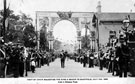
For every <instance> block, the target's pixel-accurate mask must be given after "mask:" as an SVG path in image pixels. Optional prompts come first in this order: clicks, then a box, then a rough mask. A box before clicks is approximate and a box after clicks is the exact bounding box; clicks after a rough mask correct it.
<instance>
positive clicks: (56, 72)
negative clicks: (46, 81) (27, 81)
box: [28, 59, 113, 77]
mask: <svg viewBox="0 0 135 84" xmlns="http://www.w3.org/2000/svg"><path fill="white" fill-rule="evenodd" d="M28 77H113V76H112V74H111V73H107V70H106V69H104V70H102V71H101V70H99V67H94V68H84V67H83V66H82V64H80V63H78V62H74V60H66V61H65V68H61V66H60V59H56V60H55V61H54V62H52V63H50V66H47V65H44V66H42V67H41V68H36V71H35V73H32V72H28Z"/></svg>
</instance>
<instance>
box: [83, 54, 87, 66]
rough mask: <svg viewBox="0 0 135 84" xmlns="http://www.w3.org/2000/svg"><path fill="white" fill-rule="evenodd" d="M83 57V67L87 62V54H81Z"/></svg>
mask: <svg viewBox="0 0 135 84" xmlns="http://www.w3.org/2000/svg"><path fill="white" fill-rule="evenodd" d="M83 56H84V58H83V67H86V63H87V56H86V54H83Z"/></svg>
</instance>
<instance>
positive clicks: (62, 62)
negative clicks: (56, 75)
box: [60, 50, 65, 68]
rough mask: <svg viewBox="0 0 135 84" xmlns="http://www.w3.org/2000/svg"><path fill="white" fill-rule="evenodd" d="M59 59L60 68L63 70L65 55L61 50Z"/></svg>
mask: <svg viewBox="0 0 135 84" xmlns="http://www.w3.org/2000/svg"><path fill="white" fill-rule="evenodd" d="M60 57H61V68H64V67H65V53H64V51H63V50H62V52H61V54H60Z"/></svg>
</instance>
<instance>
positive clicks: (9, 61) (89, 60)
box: [0, 33, 135, 78]
mask: <svg viewBox="0 0 135 84" xmlns="http://www.w3.org/2000/svg"><path fill="white" fill-rule="evenodd" d="M134 34H135V33H134ZM120 38H121V37H120ZM58 57H59V58H60V61H61V68H64V67H65V59H66V58H67V59H68V58H69V59H74V60H75V62H80V63H81V64H82V66H83V67H85V68H86V67H87V65H88V67H89V68H94V67H95V66H97V67H99V69H100V70H103V69H104V68H105V69H107V70H108V72H107V73H112V75H113V76H119V77H127V76H128V73H129V75H130V76H133V77H134V76H135V67H134V65H135V48H134V47H129V46H128V45H127V39H119V40H118V41H117V42H115V43H113V44H112V45H110V46H108V47H107V48H106V50H105V51H104V50H103V48H100V49H99V51H98V52H92V51H90V50H88V51H84V52H81V53H75V54H73V55H71V54H68V52H66V51H64V50H62V51H61V52H59V54H58V55H56V54H54V52H47V51H43V50H37V49H34V48H25V47H24V46H23V45H21V44H14V43H2V42H1V45H0V77H6V76H7V75H9V74H13V77H15V78H16V77H23V76H27V75H28V73H27V72H28V71H32V73H35V69H36V68H37V67H41V66H44V65H47V66H49V63H50V62H53V61H54V60H55V59H56V58H58Z"/></svg>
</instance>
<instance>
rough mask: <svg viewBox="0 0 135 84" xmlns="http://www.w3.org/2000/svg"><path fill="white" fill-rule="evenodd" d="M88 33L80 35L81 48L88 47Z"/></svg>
mask: <svg viewBox="0 0 135 84" xmlns="http://www.w3.org/2000/svg"><path fill="white" fill-rule="evenodd" d="M89 37H90V36H89V35H88V36H82V40H81V41H82V49H89V48H90V46H89V43H90V39H89Z"/></svg>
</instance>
